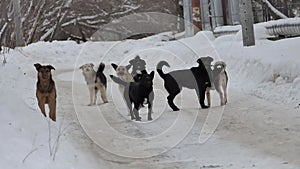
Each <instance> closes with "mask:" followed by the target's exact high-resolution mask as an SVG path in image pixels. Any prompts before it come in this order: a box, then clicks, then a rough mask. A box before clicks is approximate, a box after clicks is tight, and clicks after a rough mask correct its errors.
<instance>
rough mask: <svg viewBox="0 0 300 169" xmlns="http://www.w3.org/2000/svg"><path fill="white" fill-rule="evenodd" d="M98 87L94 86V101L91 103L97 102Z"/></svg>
mask: <svg viewBox="0 0 300 169" xmlns="http://www.w3.org/2000/svg"><path fill="white" fill-rule="evenodd" d="M98 90H99V89H98V88H97V87H95V91H94V92H95V95H94V102H93V105H96V102H97V94H98Z"/></svg>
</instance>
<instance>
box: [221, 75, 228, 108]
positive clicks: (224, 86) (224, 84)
mask: <svg viewBox="0 0 300 169" xmlns="http://www.w3.org/2000/svg"><path fill="white" fill-rule="evenodd" d="M222 88H223V91H224V104H226V103H227V83H226V81H225V80H224V81H223V83H222Z"/></svg>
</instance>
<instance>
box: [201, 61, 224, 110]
mask: <svg viewBox="0 0 300 169" xmlns="http://www.w3.org/2000/svg"><path fill="white" fill-rule="evenodd" d="M201 61H202V62H203V64H204V66H205V68H206V70H207V72H208V74H209V78H210V81H211V87H210V88H207V90H206V98H207V103H208V106H209V107H210V105H211V98H210V90H216V91H217V92H218V94H219V96H220V102H221V106H223V105H225V104H226V103H227V84H228V75H227V72H226V70H225V69H226V64H225V62H223V61H217V62H216V63H215V64H214V65H213V69H212V68H211V66H212V65H211V63H212V61H213V58H212V57H210V56H207V57H202V58H201Z"/></svg>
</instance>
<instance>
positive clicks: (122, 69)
mask: <svg viewBox="0 0 300 169" xmlns="http://www.w3.org/2000/svg"><path fill="white" fill-rule="evenodd" d="M111 66H112V67H113V68H114V69H115V71H116V74H117V76H118V77H119V78H120V79H121V80H122V81H124V82H134V79H133V77H132V75H131V74H130V73H129V71H128V70H129V69H130V67H131V65H127V66H122V65H116V64H114V63H112V64H111ZM119 90H120V93H121V94H122V96H123V99H124V101H125V98H124V90H125V86H124V85H121V84H119ZM128 115H130V113H129V114H128Z"/></svg>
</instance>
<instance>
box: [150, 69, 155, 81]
mask: <svg viewBox="0 0 300 169" xmlns="http://www.w3.org/2000/svg"><path fill="white" fill-rule="evenodd" d="M150 77H151V79H152V80H153V78H154V71H152V72H151V73H150Z"/></svg>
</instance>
